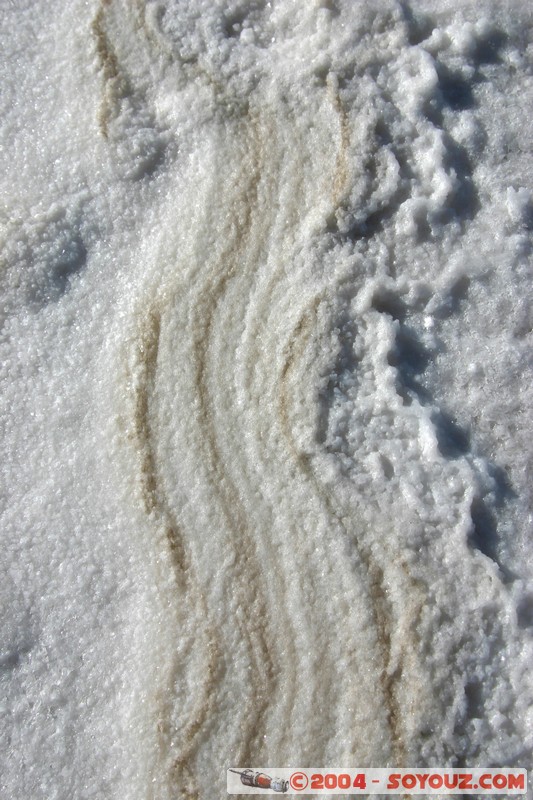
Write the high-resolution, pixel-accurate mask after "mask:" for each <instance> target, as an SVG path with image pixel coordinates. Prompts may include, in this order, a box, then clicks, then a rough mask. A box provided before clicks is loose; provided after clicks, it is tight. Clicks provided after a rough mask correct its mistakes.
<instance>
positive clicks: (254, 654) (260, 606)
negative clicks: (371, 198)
mask: <svg viewBox="0 0 533 800" xmlns="http://www.w3.org/2000/svg"><path fill="white" fill-rule="evenodd" d="M246 134H247V135H246ZM244 138H245V141H247V142H248V143H249V145H250V146H249V148H248V149H249V150H250V155H251V158H252V167H251V169H246V170H245V171H246V173H247V174H243V175H242V176H241V180H242V182H243V184H244V190H243V191H242V193H241V194H240V196H238V197H237V198H236V200H235V202H234V205H233V209H232V217H233V219H234V223H233V225H232V229H231V231H230V233H229V237H228V244H227V246H226V248H225V250H224V252H223V254H222V255H221V258H220V262H221V264H222V265H224V267H225V268H224V269H223V271H222V273H221V274H220V276H217V277H215V279H214V281H210V285H209V287H208V289H207V288H206V294H208V296H209V301H210V302H209V307H208V309H206V308H205V307H203V306H202V307H201V308H200V310H199V313H198V315H197V317H196V320H195V326H194V327H195V329H200V331H201V335H200V336H199V337H197V339H196V341H195V348H194V349H195V365H196V390H197V394H198V399H199V408H200V425H201V427H202V429H203V431H204V433H205V437H206V438H205V445H206V451H207V452H206V455H207V459H208V463H209V466H210V468H211V471H212V474H213V479H212V483H213V485H214V486H216V487H217V491H218V494H219V498H220V502H221V504H222V508H223V512H224V515H225V517H226V520H227V524H228V528H229V531H230V533H231V536H232V538H233V540H234V542H235V545H236V547H238V549H239V553H240V555H239V559H238V562H237V569H238V571H239V575H238V584H236V588H237V586H238V591H239V595H240V603H239V604H240V605H241V607H242V608H246V609H247V615H246V618H247V622H246V624H244V622H243V621H242V620H240V619H237V624H238V627H239V630H240V632H241V634H242V636H243V638H244V639H245V641H246V642H247V645H248V650H249V653H250V656H251V659H252V666H253V669H252V674H251V682H252V688H253V714H251V715H249V716H248V720H247V725H246V727H245V728H244V730H243V731H242V747H241V750H240V752H239V753H238V754H236V756H235V757H236V761H239V762H240V763H252V762H253V761H256V760H257V759H258V758H259V753H260V742H261V738H262V737H261V731H262V728H263V720H264V717H265V714H266V712H267V709H268V704H269V701H270V699H271V697H272V696H273V695H274V692H275V688H276V678H275V668H274V663H273V661H272V657H271V654H270V649H269V644H268V642H269V639H270V637H269V632H268V630H267V627H268V621H267V620H268V615H267V609H266V604H265V602H264V600H263V598H262V596H261V587H262V584H263V576H262V574H261V569H260V566H259V562H258V559H257V556H256V554H255V552H254V549H255V548H254V540H253V535H252V534H251V531H250V530H249V526H248V523H247V520H246V513H245V510H244V508H243V506H242V503H241V501H240V499H239V495H238V492H237V490H236V488H235V486H234V485H233V483H232V482H231V480H230V478H229V476H228V475H227V473H226V471H225V469H224V464H223V460H222V459H221V456H220V452H219V446H218V442H217V434H216V430H215V426H214V419H213V407H212V402H213V401H212V398H211V395H210V391H209V382H208V379H207V367H208V348H209V341H210V336H211V328H212V322H213V316H214V313H215V310H216V308H217V305H218V303H219V301H220V299H221V298H222V296H223V294H224V292H225V289H226V286H227V284H228V281H229V280H230V278H232V277H233V276H234V275H235V274H236V271H237V264H238V263H239V259H240V258H241V257H243V256H244V253H245V249H246V246H247V245H248V244H249V241H250V239H251V236H252V231H253V222H254V211H257V199H258V187H259V182H260V179H261V160H262V154H261V146H260V141H259V136H258V132H257V124H256V122H255V121H252V122H251V123H249V125H248V126H247V127H245V137H244ZM246 166H248V165H245V167H246ZM252 621H253V623H252Z"/></svg>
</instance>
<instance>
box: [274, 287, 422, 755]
mask: <svg viewBox="0 0 533 800" xmlns="http://www.w3.org/2000/svg"><path fill="white" fill-rule="evenodd" d="M318 305H319V299H315V300H314V302H313V303H312V305H311V306H310V308H308V309H307V310H306V312H305V313H304V314H303V315H302V317H301V318H300V320H299V321H298V323H297V325H296V327H295V329H294V332H293V335H292V336H291V338H290V340H289V344H288V345H287V347H286V359H285V362H284V364H283V368H282V370H281V375H280V390H279V406H278V408H279V417H280V421H281V425H282V429H283V430H284V433H285V437H286V440H287V443H288V446H289V449H290V451H291V453H292V454H293V458H294V459H295V461H296V463H297V464H298V466H299V468H300V469H301V470H302V472H303V473H305V475H306V477H307V478H308V479H309V480H310V481H311V482H312V484H313V485H314V487H315V490H316V493H317V495H318V496H319V497H320V499H321V501H322V503H323V505H324V507H325V508H326V509H327V512H328V515H329V517H330V518H332V519H334V520H335V521H336V523H337V524H338V525H340V527H341V528H342V530H343V531H344V534H345V535H346V536H350V532H349V530H348V528H347V527H346V525H345V523H344V521H343V514H342V513H341V510H340V509H337V508H336V507H335V504H334V500H333V498H332V496H331V495H330V493H328V492H325V491H324V490H323V488H322V487H321V486H320V484H319V482H318V480H317V479H316V477H315V474H314V471H313V469H312V466H311V464H310V461H309V457H308V456H306V455H304V454H302V453H301V452H300V450H299V448H298V446H297V444H296V442H295V441H294V438H293V436H292V433H291V429H290V419H289V396H290V394H289V386H288V380H289V375H290V372H291V369H292V368H293V366H294V364H295V361H296V357H297V356H298V355H299V354H301V353H302V352H303V350H304V348H305V344H306V341H307V340H308V339H309V338H310V337H311V335H312V319H313V317H314V316H316V311H317V308H318ZM351 538H353V540H354V542H355V545H356V547H357V550H358V553H359V556H360V559H361V561H362V563H363V564H364V565H365V568H366V570H367V574H368V577H369V580H368V585H369V592H370V599H371V602H372V605H373V612H374V618H375V622H376V630H377V634H378V640H379V642H380V647H381V651H382V659H383V667H382V669H381V672H380V684H381V690H382V692H383V696H384V699H385V703H386V706H387V709H388V712H389V713H388V719H389V727H390V734H391V742H392V748H393V756H394V761H395V766H397V767H402V766H403V765H404V763H405V757H406V751H405V744H404V740H403V735H402V722H401V719H402V709H401V706H400V702H399V699H398V690H397V685H398V682H399V681H400V679H401V677H402V669H403V668H402V663H401V662H400V664H398V665H397V666H396V667H395V669H394V670H392V671H391V669H390V668H391V636H392V631H393V630H394V624H395V621H394V619H393V616H392V610H391V609H390V606H389V603H388V601H387V597H386V593H385V590H384V585H383V571H382V569H381V567H380V566H379V564H378V563H377V562H376V561H375V559H374V558H373V557H372V555H371V553H370V551H369V549H368V548H367V547H365V546H364V545H363V544H362V542H361V541H359V540H358V538H357V536H356V535H353V536H352V537H351Z"/></svg>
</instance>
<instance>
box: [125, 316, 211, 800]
mask: <svg viewBox="0 0 533 800" xmlns="http://www.w3.org/2000/svg"><path fill="white" fill-rule="evenodd" d="M160 333H161V314H160V312H159V311H158V310H157V309H151V310H149V311H148V313H147V314H146V316H145V318H144V320H143V325H142V327H141V330H140V334H139V339H138V347H137V358H136V362H137V364H138V365H139V368H140V378H139V380H138V382H137V386H136V392H135V405H134V430H135V436H136V441H137V450H138V453H139V457H140V486H141V497H142V501H143V506H144V510H145V512H146V514H147V515H148V517H149V518H150V519H151V520H152V521H153V522H154V523H155V524H156V525H157V526H158V527H159V526H162V529H163V530H164V534H165V538H166V541H167V544H168V547H169V552H170V555H171V560H172V564H173V566H174V570H175V573H176V581H177V584H178V586H182V587H183V595H184V597H185V598H190V599H191V601H192V605H193V608H194V609H195V613H196V617H197V618H198V619H199V620H203V621H204V622H203V627H202V625H200V627H199V630H198V633H199V636H201V638H202V639H203V647H204V650H205V652H206V654H207V657H206V663H205V666H204V669H203V673H202V681H201V684H200V687H199V691H198V698H197V700H196V703H195V706H194V708H193V710H192V712H191V716H190V719H189V721H188V723H187V724H186V725H185V727H184V728H183V729H182V730H180V731H179V732H174V731H172V730H171V726H170V717H171V712H172V698H173V687H174V686H175V684H176V681H177V677H178V674H179V672H180V670H181V665H180V664H179V663H176V664H175V665H174V667H173V668H172V672H171V676H170V681H169V691H168V693H167V696H166V697H165V699H164V701H163V710H162V718H163V720H165V722H163V724H162V725H160V727H159V733H160V737H161V742H160V751H163V752H164V751H165V750H167V749H169V747H171V746H170V744H169V743H170V740H171V739H173V738H178V739H179V741H180V745H181V749H180V752H179V754H178V755H177V756H175V757H174V759H173V766H172V769H171V773H172V775H173V776H174V781H175V782H177V779H178V778H179V780H180V781H181V780H182V779H183V777H184V776H186V775H189V779H190V780H192V773H191V772H190V770H189V769H188V761H189V759H190V758H191V756H192V755H193V753H194V749H195V746H196V739H197V734H198V733H199V731H200V729H201V728H202V725H203V724H204V722H205V720H206V718H207V716H208V714H209V710H210V707H211V704H212V702H213V697H214V693H213V689H214V687H215V685H216V671H217V662H218V657H219V647H218V644H217V641H216V637H215V635H214V629H213V626H212V625H211V624H210V623H209V618H208V614H207V606H206V602H205V598H204V596H203V593H202V591H201V588H200V585H199V582H198V579H197V577H196V575H195V572H194V570H193V568H192V565H191V563H190V558H189V556H188V553H187V551H186V548H185V544H184V538H183V535H182V533H181V531H180V528H179V526H178V525H177V523H176V521H175V520H174V519H173V515H172V512H171V511H170V506H169V504H168V502H167V500H166V498H165V495H164V492H163V490H162V489H161V488H160V485H159V482H158V478H157V465H156V457H155V451H154V446H153V443H152V442H153V434H152V430H151V425H150V396H151V393H152V391H153V387H154V385H155V380H156V372H157V359H158V352H159V339H160ZM186 796H187V797H191V798H193V797H197V796H198V793H197V790H196V789H193V790H192V791H189V792H188V794H187V795H186Z"/></svg>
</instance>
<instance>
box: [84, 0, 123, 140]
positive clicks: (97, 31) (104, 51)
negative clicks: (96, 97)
mask: <svg viewBox="0 0 533 800" xmlns="http://www.w3.org/2000/svg"><path fill="white" fill-rule="evenodd" d="M112 1H113V0H100V6H99V8H98V11H97V12H96V15H95V17H94V19H93V21H92V23H91V32H92V35H93V37H94V39H95V42H96V52H97V54H98V61H99V63H100V69H101V70H102V75H103V91H102V99H101V102H100V109H99V111H98V124H99V127H100V132H101V134H102V136H104V138H106V139H107V138H108V135H109V120H110V117H111V113H112V111H113V108H114V107H116V105H117V102H118V100H119V97H120V95H121V94H122V93H123V92H124V91H125V88H126V79H125V78H124V76H123V75H122V74H121V72H120V68H119V63H118V59H117V56H116V53H115V51H114V48H113V46H112V44H111V41H110V39H109V36H108V34H107V31H106V9H107V8H108V7H110V6H111V3H112Z"/></svg>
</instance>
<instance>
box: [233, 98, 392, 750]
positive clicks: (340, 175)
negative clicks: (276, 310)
mask: <svg viewBox="0 0 533 800" xmlns="http://www.w3.org/2000/svg"><path fill="white" fill-rule="evenodd" d="M328 91H329V92H330V99H331V87H330V86H329V84H328ZM333 105H334V107H335V108H336V110H338V103H335V102H333ZM340 129H341V138H340V141H341V145H340V152H339V153H338V154H337V159H336V169H335V179H334V181H333V185H334V195H335V200H338V197H339V196H340V194H341V193H342V190H343V188H344V182H345V180H346V155H345V153H344V151H345V149H346V148H347V146H348V140H347V132H346V120H345V118H343V119H342V120H341V123H340ZM300 144H301V147H299V146H298V144H296V147H295V152H297V153H300V152H301V153H305V147H304V146H303V143H300ZM284 210H285V209H284ZM281 275H282V267H280V268H279V269H278V270H275V271H274V272H273V274H272V276H271V277H270V280H269V281H268V284H267V289H266V294H267V295H268V294H269V293H271V291H272V287H273V286H274V285H275V284H276V282H277V280H279V279H280V278H281ZM318 302H319V300H318V299H317V298H315V300H313V303H312V306H313V309H314V310H316V305H317V304H318ZM268 305H269V304H268V303H266V302H264V303H263V307H268ZM309 324H310V319H309V315H308V313H307V312H306V313H305V314H304V316H303V317H302V318H301V319H300V321H299V323H298V324H297V326H296V330H295V332H294V338H295V339H298V338H299V337H300V336H301V335H302V333H303V331H304V329H306V328H308V327H309ZM258 325H259V322H258V320H257V319H256V326H258ZM309 334H310V331H309V330H308V335H309ZM258 335H259V333H258V328H257V327H256V328H255V336H258ZM248 338H250V339H254V338H255V337H254V335H253V333H252V334H250V333H249V334H248ZM297 355H298V354H297V353H296V352H295V351H294V350H293V351H292V352H290V355H289V356H288V358H287V361H286V363H285V365H284V367H283V370H282V376H283V377H286V374H287V372H288V370H289V368H290V366H291V363H292V360H293V359H294V358H296V357H297ZM247 374H248V376H249V375H250V372H247ZM285 402H286V398H285V395H284V392H281V394H280V404H281V405H282V406H283V404H284V403H285ZM281 415H282V416H283V412H281ZM297 460H298V461H300V458H299V457H298V459H297ZM265 463H266V460H265ZM308 477H309V476H308ZM317 489H318V486H317ZM317 493H318V492H317ZM328 511H329V515H330V516H331V509H328ZM294 533H295V532H294V531H293V534H294ZM382 616H383V615H379V614H377V613H376V617H377V620H378V625H379V624H382ZM380 638H381V639H382V641H383V642H384V643H386V641H387V638H386V636H385V635H384V634H382V635H381V637H380ZM384 682H385V679H384ZM384 688H385V696H387V695H390V694H391V692H390V691H389V692H387V691H386V689H387V686H386V685H385V686H384ZM325 705H329V704H325ZM331 705H333V704H332V703H331ZM389 705H391V707H392V711H391V717H392V719H393V725H394V719H395V716H396V713H395V708H394V704H393V698H392V697H389ZM392 738H393V740H394V741H395V742H397V741H398V738H399V737H398V735H397V732H396V731H395V730H394V727H393V730H392ZM396 750H398V746H397V745H396Z"/></svg>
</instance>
